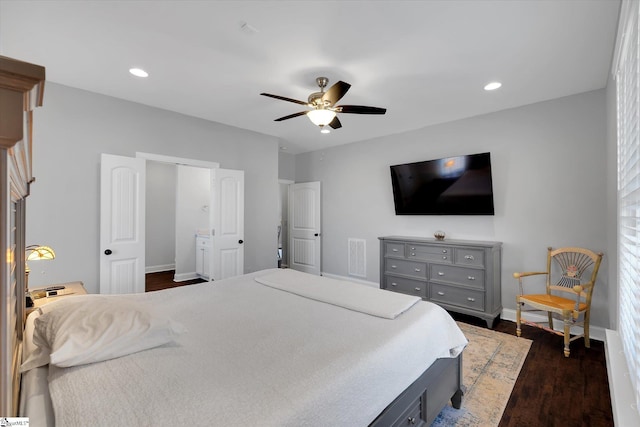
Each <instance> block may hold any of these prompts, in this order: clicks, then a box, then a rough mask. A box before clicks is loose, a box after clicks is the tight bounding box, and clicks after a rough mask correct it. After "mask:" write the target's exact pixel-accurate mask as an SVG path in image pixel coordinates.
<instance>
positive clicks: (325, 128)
mask: <svg viewBox="0 0 640 427" xmlns="http://www.w3.org/2000/svg"><path fill="white" fill-rule="evenodd" d="M320 133H331V131H330V130H329V128H328V127H326V126H322V129H321V130H320Z"/></svg>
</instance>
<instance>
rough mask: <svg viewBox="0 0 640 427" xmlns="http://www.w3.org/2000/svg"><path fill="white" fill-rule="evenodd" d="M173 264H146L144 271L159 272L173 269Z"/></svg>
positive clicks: (174, 267)
mask: <svg viewBox="0 0 640 427" xmlns="http://www.w3.org/2000/svg"><path fill="white" fill-rule="evenodd" d="M175 269H176V265H175V264H165V265H148V266H146V267H145V268H144V272H145V273H160V272H161V271H169V270H175Z"/></svg>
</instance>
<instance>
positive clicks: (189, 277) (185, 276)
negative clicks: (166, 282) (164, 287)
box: [173, 271, 202, 282]
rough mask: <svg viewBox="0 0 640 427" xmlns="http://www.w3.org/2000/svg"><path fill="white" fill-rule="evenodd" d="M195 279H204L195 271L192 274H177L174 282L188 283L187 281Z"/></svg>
mask: <svg viewBox="0 0 640 427" xmlns="http://www.w3.org/2000/svg"><path fill="white" fill-rule="evenodd" d="M193 279H202V277H201V276H200V275H199V274H197V273H196V272H195V271H193V272H191V273H182V274H176V275H174V276H173V281H174V282H186V281H187V280H193Z"/></svg>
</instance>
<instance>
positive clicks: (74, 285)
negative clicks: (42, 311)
mask: <svg viewBox="0 0 640 427" xmlns="http://www.w3.org/2000/svg"><path fill="white" fill-rule="evenodd" d="M57 286H64V289H58V290H56V291H51V292H49V295H51V294H52V293H53V292H55V293H56V295H51V296H46V294H47V292H46V289H48V288H53V287H57ZM29 293H30V294H31V298H32V299H33V307H27V315H29V313H31V312H32V311H33V310H35V309H36V308H38V307H42V306H43V305H45V304H49V303H50V302H53V301H57V300H59V299H60V298H64V297H66V296H69V295H86V293H87V290H86V289H85V288H84V285H83V284H82V282H69V283H59V284H56V285H49V286H46V287H44V288H36V289H31V290H30V291H29ZM40 295H42V297H40V298H37V297H36V296H40Z"/></svg>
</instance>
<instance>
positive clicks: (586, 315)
mask: <svg viewBox="0 0 640 427" xmlns="http://www.w3.org/2000/svg"><path fill="white" fill-rule="evenodd" d="M583 328H584V346H585V347H587V348H591V343H590V342H589V311H586V312H585V313H584V325H583Z"/></svg>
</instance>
